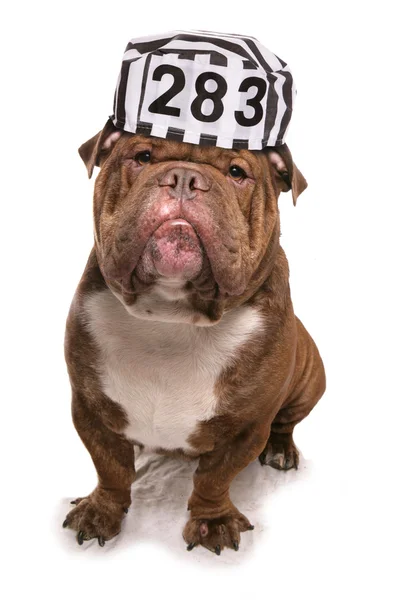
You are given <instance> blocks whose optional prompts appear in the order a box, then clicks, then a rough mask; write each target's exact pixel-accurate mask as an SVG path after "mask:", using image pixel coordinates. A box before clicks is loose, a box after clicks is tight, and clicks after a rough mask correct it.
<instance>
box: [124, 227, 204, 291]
mask: <svg viewBox="0 0 407 600" xmlns="http://www.w3.org/2000/svg"><path fill="white" fill-rule="evenodd" d="M203 253H204V251H203V247H202V244H201V241H200V239H199V236H198V234H197V233H196V231H195V229H194V227H193V226H192V225H191V223H189V222H188V221H186V220H185V219H181V218H176V219H168V220H166V221H164V222H163V223H161V224H160V225H159V226H158V227H157V229H155V231H153V233H152V234H151V235H150V237H149V239H148V240H147V243H146V245H145V246H144V249H143V251H142V253H141V256H140V259H139V261H138V263H137V266H136V269H135V272H136V275H137V277H138V278H140V279H141V280H142V281H143V280H144V281H149V280H151V278H155V277H166V278H173V279H180V280H183V281H193V280H194V279H196V278H197V277H198V276H199V274H200V273H201V271H202V268H203Z"/></svg>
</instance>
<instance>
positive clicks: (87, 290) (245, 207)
mask: <svg viewBox="0 0 407 600" xmlns="http://www.w3.org/2000/svg"><path fill="white" fill-rule="evenodd" d="M79 152H80V155H81V157H82V159H83V160H84V162H85V164H86V166H87V169H88V173H89V176H91V175H92V171H93V168H94V166H95V165H97V166H100V173H99V175H98V177H97V179H96V183H95V190H94V247H93V248H92V250H91V253H90V256H89V258H88V262H87V264H86V267H85V270H84V273H83V276H82V278H81V281H80V282H79V285H78V288H77V290H76V293H75V297H74V300H73V302H72V305H71V309H70V313H69V316H68V320H67V330H66V346H65V352H66V360H67V365H68V371H69V376H70V381H71V385H72V415H73V422H74V425H75V427H76V429H77V431H78V434H79V436H80V437H81V439H82V441H83V443H84V445H85V446H86V448H87V449H88V451H89V453H90V455H91V457H92V459H93V462H94V465H95V468H96V471H97V474H98V485H97V487H96V488H95V490H93V492H91V493H90V494H89V496H87V497H85V498H78V499H77V500H75V501H74V504H76V506H75V507H74V508H73V509H72V510H71V512H69V514H68V515H67V517H66V520H65V522H64V526H66V527H70V528H71V529H73V530H74V531H76V532H77V541H78V542H79V543H80V544H82V543H83V541H84V540H89V539H91V538H98V540H99V543H100V544H101V545H103V544H104V543H105V541H106V540H109V539H111V538H112V537H113V536H115V535H116V534H118V533H119V532H120V528H121V521H122V519H123V517H124V516H125V513H126V512H127V510H128V508H129V506H130V503H131V485H132V483H133V482H134V481H135V479H136V477H137V473H136V472H135V467H134V447H135V446H139V447H140V448H142V449H143V448H144V449H149V450H154V451H156V452H161V453H169V454H171V455H178V456H180V457H184V458H194V459H198V466H197V469H196V471H195V474H194V477H193V481H192V482H191V489H192V491H191V495H190V498H189V501H188V509H189V511H190V513H189V514H190V516H189V520H188V522H187V523H186V525H185V528H184V531H183V537H184V540H185V542H186V544H187V548H188V549H192V548H193V547H194V546H196V545H198V544H201V545H202V546H204V547H206V548H208V549H209V550H212V551H214V552H216V553H217V554H219V553H220V552H221V550H222V549H223V548H226V547H229V548H232V549H235V550H237V549H238V548H239V544H240V536H241V533H242V532H245V531H247V530H249V529H252V528H253V527H252V525H251V523H250V520H249V519H248V518H247V517H246V516H245V515H243V514H242V513H241V512H240V511H239V509H238V507H236V506H235V505H234V504H233V502H232V500H231V498H230V496H229V486H230V484H231V482H232V480H233V479H234V477H235V476H236V475H237V474H238V473H239V472H240V471H241V470H242V469H244V468H245V467H246V466H247V465H248V464H249V463H250V462H252V461H253V460H255V459H257V458H259V459H260V462H261V463H262V464H263V465H269V466H272V467H274V468H276V469H291V468H297V466H298V451H297V449H296V447H295V445H294V442H293V437H292V435H293V430H294V427H295V425H296V424H297V423H299V422H300V421H301V420H302V419H303V418H304V417H306V416H307V415H308V413H309V412H310V411H311V409H312V408H313V407H314V406H315V404H316V403H317V401H318V400H319V398H320V397H321V396H322V394H323V392H324V389H325V375H324V369H323V365H322V361H321V358H320V356H319V353H318V350H317V348H316V346H315V344H314V342H313V340H312V339H311V337H310V336H309V334H308V333H307V331H306V330H305V328H304V326H303V325H302V323H301V322H300V321H299V320H298V319H297V318H296V317H295V315H294V312H293V307H292V303H291V299H290V289H289V282H288V265H287V260H286V257H285V254H284V252H283V250H282V248H281V246H280V242H279V238H280V223H279V212H278V206H277V200H278V197H279V194H280V192H282V191H288V190H291V193H292V196H293V200H294V202H295V201H296V200H297V197H298V196H299V195H300V194H301V192H302V191H303V190H304V189H305V187H306V182H305V179H304V177H303V176H302V174H301V173H300V171H299V170H298V169H297V167H296V166H295V164H294V163H293V161H292V157H291V154H290V152H289V150H288V148H287V147H286V146H285V145H282V146H279V147H275V148H266V149H265V150H263V151H249V150H227V149H223V148H218V147H200V146H197V145H194V144H187V143H183V142H175V141H169V140H165V139H161V138H154V137H143V136H140V135H138V134H130V133H125V132H123V131H119V130H117V129H116V128H115V127H114V125H113V124H112V123H111V122H110V121H108V123H107V124H106V126H105V128H104V129H103V130H102V131H101V132H100V133H99V134H97V135H96V136H95V137H93V138H92V139H91V140H89V141H88V142H86V143H85V144H84V145H83V146H81V148H80V150H79ZM134 510H137V506H135V507H134Z"/></svg>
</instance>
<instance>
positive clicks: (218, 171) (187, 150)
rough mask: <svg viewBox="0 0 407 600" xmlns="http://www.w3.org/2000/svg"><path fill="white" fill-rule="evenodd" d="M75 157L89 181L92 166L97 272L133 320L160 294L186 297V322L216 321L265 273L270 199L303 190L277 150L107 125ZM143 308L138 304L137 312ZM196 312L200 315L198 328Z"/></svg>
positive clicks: (272, 239) (275, 231)
mask: <svg viewBox="0 0 407 600" xmlns="http://www.w3.org/2000/svg"><path fill="white" fill-rule="evenodd" d="M79 153H80V155H81V157H82V159H83V160H84V162H85V164H86V165H87V168H88V174H89V177H91V175H92V171H93V167H94V166H95V165H100V166H101V171H100V173H99V175H98V177H97V180H96V183H95V193H94V231H95V245H96V252H97V257H98V262H99V267H100V269H101V271H102V274H103V276H104V278H105V280H106V282H107V284H108V285H109V287H110V288H111V289H112V291H114V293H115V294H116V295H117V296H118V297H120V299H121V300H122V301H123V302H124V304H125V305H126V307H127V308H128V309H129V310H130V312H133V314H137V316H140V310H139V308H140V304H139V299H140V297H141V296H143V295H144V296H145V297H150V298H153V296H152V295H151V294H152V292H153V290H154V289H158V288H160V289H164V288H166V289H167V292H166V293H167V295H168V294H169V296H168V299H169V300H170V299H171V300H175V301H176V300H181V298H185V297H188V302H189V304H190V306H192V307H193V310H192V312H191V315H192V316H193V318H192V322H195V323H196V324H212V323H214V322H216V321H218V320H219V318H220V317H221V314H222V312H223V310H224V309H225V307H227V301H228V299H234V300H235V303H236V299H239V298H241V299H242V300H243V299H244V298H247V297H249V296H250V294H253V293H254V292H255V291H256V289H257V288H258V287H259V286H260V285H261V284H262V283H263V282H264V281H265V279H266V278H267V276H268V275H269V273H270V270H271V268H272V256H273V251H274V250H276V248H277V247H278V239H279V234H280V228H279V216H278V207H277V198H278V196H279V193H280V192H281V191H287V190H288V189H291V190H292V193H293V200H294V203H295V201H296V199H297V197H298V195H299V194H300V193H301V192H302V191H303V190H304V189H305V187H306V182H305V179H304V177H303V176H302V175H301V173H300V172H299V171H298V169H297V168H296V166H295V165H294V163H293V161H292V159H291V154H290V152H289V150H288V149H287V147H286V146H281V147H278V148H275V149H268V150H267V151H249V150H228V149H223V148H218V147H201V146H197V145H194V144H188V143H183V142H176V141H169V140H166V139H161V138H154V137H144V136H141V135H134V134H128V133H125V132H121V131H118V130H116V129H115V128H114V126H113V125H112V124H111V122H110V121H108V123H107V124H106V126H105V128H104V129H103V131H101V132H100V133H99V134H98V135H96V136H95V137H94V138H92V139H91V140H89V141H88V142H86V143H85V144H83V145H82V146H81V148H80V149H79ZM169 289H171V290H172V292H168V290H169ZM153 295H154V294H153ZM171 296H172V297H171ZM137 304H139V306H138V307H137ZM147 304H148V303H147ZM215 305H216V310H215V309H214V306H215ZM145 306H146V302H145V298H144V303H143V310H142V312H143V314H144V313H145V312H146V311H144V309H145ZM181 312H182V311H181ZM158 313H159V311H158ZM158 313H157V311H156V313H155V314H156V318H157V319H159V320H160V317H159V316H157V314H158ZM146 314H149V313H148V312H147V313H146ZM197 314H198V315H199V314H200V315H206V317H207V318H206V319H203V322H201V323H199V318H197ZM179 316H180V315H179ZM194 319H195V320H194ZM164 320H167V319H164ZM172 320H173V319H172ZM175 320H176V318H175ZM180 320H184V319H183V318H180Z"/></svg>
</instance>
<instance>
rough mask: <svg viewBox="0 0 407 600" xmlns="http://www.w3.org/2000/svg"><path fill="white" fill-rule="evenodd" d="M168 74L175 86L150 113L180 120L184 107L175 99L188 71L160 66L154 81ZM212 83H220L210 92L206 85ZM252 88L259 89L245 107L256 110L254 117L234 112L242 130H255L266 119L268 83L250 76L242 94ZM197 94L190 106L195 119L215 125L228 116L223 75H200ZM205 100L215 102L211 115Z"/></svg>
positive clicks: (209, 72) (154, 105)
mask: <svg viewBox="0 0 407 600" xmlns="http://www.w3.org/2000/svg"><path fill="white" fill-rule="evenodd" d="M164 75H171V76H172V77H173V82H172V85H171V86H170V87H169V88H168V89H167V90H166V91H165V92H163V93H162V94H161V95H160V96H159V97H158V98H156V99H155V100H153V102H151V104H150V105H149V107H148V110H149V112H150V113H155V114H161V115H170V116H172V117H179V116H180V114H181V107H180V106H176V102H175V98H176V96H177V95H178V94H180V92H182V91H183V89H184V88H185V86H186V77H185V74H184V71H183V70H182V69H181V68H180V67H176V66H174V65H159V66H158V67H157V68H156V69H155V70H154V72H153V74H152V80H153V81H161V80H162V79H163V77H164ZM209 81H213V82H214V83H215V84H216V87H215V89H213V90H212V91H209V89H208V88H207V87H206V84H207V83H208V82H209ZM252 88H255V90H256V94H255V95H254V96H253V97H251V98H246V99H245V104H246V106H248V107H251V108H253V109H254V114H253V115H252V116H250V117H248V116H247V115H246V111H245V110H235V111H234V117H235V119H236V122H237V123H238V124H239V125H241V126H242V127H252V126H253V125H257V124H258V123H260V121H261V120H262V118H263V114H264V110H263V106H262V104H261V101H262V100H263V98H264V96H265V94H266V89H267V84H266V82H265V80H264V79H261V78H260V77H247V78H246V79H244V80H243V81H242V82H241V83H240V86H239V88H238V91H239V92H242V93H244V92H249V91H250V90H252ZM195 91H196V97H195V98H194V99H193V101H192V103H191V105H190V111H191V113H192V116H193V117H194V118H195V119H197V121H202V122H203V123H213V122H215V121H217V120H218V119H220V118H221V116H222V115H223V113H224V104H223V102H222V99H223V98H224V97H225V96H226V94H227V91H228V84H227V82H226V79H225V78H224V77H223V76H222V75H220V74H219V73H215V72H213V71H208V72H204V73H200V75H198V77H197V78H196V80H195ZM171 100H174V104H173V105H171V106H169V102H171ZM205 100H211V101H212V111H211V112H209V113H204V112H203V110H202V107H203V103H204V101H205Z"/></svg>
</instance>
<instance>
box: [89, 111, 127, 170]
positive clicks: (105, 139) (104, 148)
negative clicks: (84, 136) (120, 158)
mask: <svg viewBox="0 0 407 600" xmlns="http://www.w3.org/2000/svg"><path fill="white" fill-rule="evenodd" d="M122 133H123V132H122V131H121V130H120V129H116V127H115V126H114V125H113V122H112V121H111V119H109V120H108V121H107V123H106V125H105V126H104V127H103V129H102V131H99V133H97V134H96V135H94V136H93V138H90V140H88V141H87V142H85V143H84V144H82V146H81V147H80V148H79V149H78V152H79V156H80V157H81V159H82V160H83V162H84V163H85V165H86V168H87V170H88V175H89V179H90V178H91V177H92V173H93V168H94V167H95V166H96V167H98V166H99V163H100V159H101V157H102V156H103V154H107V153H108V152H109V151H110V150H111V149H112V147H113V146H114V144H115V142H117V140H118V139H119V137H120V136H121V134H122Z"/></svg>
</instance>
